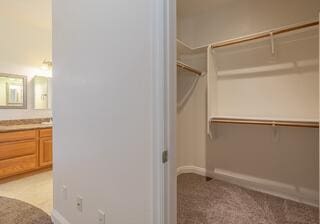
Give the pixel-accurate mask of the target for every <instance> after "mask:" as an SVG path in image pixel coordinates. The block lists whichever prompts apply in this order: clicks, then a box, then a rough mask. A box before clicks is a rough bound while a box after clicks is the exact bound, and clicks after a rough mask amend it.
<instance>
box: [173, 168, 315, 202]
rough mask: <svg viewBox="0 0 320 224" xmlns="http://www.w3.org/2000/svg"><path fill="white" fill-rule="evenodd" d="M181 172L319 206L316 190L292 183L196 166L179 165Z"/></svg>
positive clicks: (178, 171) (178, 170)
mask: <svg viewBox="0 0 320 224" xmlns="http://www.w3.org/2000/svg"><path fill="white" fill-rule="evenodd" d="M183 173H194V174H198V175H201V176H208V177H211V178H215V179H219V180H222V181H226V182H229V183H232V184H236V185H238V186H241V187H245V188H248V189H252V190H255V191H259V192H263V193H267V194H271V195H274V196H277V197H280V198H284V199H289V200H292V201H297V202H300V203H304V204H308V205H311V206H316V207H318V206H319V199H318V198H319V197H318V195H319V194H318V192H316V191H314V190H310V189H306V188H301V187H297V186H294V185H289V184H285V183H281V182H277V181H272V180H267V179H263V178H258V177H253V176H249V175H244V174H239V173H234V172H231V171H227V170H223V169H215V170H214V171H211V170H206V169H205V168H201V167H196V166H182V167H179V168H178V169H177V174H178V175H179V174H183Z"/></svg>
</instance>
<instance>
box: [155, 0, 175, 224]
mask: <svg viewBox="0 0 320 224" xmlns="http://www.w3.org/2000/svg"><path fill="white" fill-rule="evenodd" d="M153 15H154V16H153V18H154V21H153V38H152V39H153V46H154V49H153V71H152V72H153V102H154V104H153V117H154V118H155V119H154V121H153V131H154V133H153V140H154V141H153V147H154V150H153V158H152V160H153V164H154V166H153V169H154V172H153V199H154V200H153V223H154V224H176V223H177V191H176V188H177V176H176V108H177V106H176V104H177V103H176V79H177V78H176V0H164V1H163V0H154V1H153ZM165 150H167V151H168V161H167V162H166V163H163V162H162V153H163V151H165Z"/></svg>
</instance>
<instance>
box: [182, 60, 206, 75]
mask: <svg viewBox="0 0 320 224" xmlns="http://www.w3.org/2000/svg"><path fill="white" fill-rule="evenodd" d="M177 67H179V68H182V69H184V70H187V71H189V72H192V73H194V74H196V75H198V76H201V75H202V72H201V71H199V70H197V69H195V68H193V67H191V66H189V65H187V64H185V63H182V62H181V61H177Z"/></svg>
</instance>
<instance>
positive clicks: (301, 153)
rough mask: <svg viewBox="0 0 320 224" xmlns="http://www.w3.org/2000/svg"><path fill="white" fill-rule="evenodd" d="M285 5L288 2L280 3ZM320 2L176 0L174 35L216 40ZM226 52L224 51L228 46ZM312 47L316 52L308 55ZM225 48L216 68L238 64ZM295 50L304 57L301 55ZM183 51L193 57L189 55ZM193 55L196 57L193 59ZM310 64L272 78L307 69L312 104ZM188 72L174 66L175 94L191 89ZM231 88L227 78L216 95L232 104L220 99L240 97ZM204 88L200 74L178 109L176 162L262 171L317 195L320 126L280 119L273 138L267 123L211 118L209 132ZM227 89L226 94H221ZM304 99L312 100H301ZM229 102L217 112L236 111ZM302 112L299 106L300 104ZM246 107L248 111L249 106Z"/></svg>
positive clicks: (272, 23) (311, 14)
mask: <svg viewBox="0 0 320 224" xmlns="http://www.w3.org/2000/svg"><path fill="white" fill-rule="evenodd" d="M285 6H287V7H286V8H285V9H284V7H285ZM319 10H320V2H319V1H313V0H310V1H308V4H306V1H295V0H294V1H249V0H246V1H233V0H230V1H218V0H215V1H202V2H201V4H199V1H195V0H180V1H178V15H179V16H180V17H178V21H179V22H178V35H179V38H181V39H182V40H184V41H186V42H187V43H188V44H190V45H192V46H193V47H197V46H201V45H203V44H207V43H212V42H215V41H220V40H225V39H229V38H233V37H237V36H241V35H244V34H250V33H255V32H257V31H262V30H265V29H269V28H271V27H279V26H282V25H287V24H291V23H295V22H301V21H304V20H306V19H308V20H309V19H311V20H317V19H318V16H317V12H318V11H319ZM283 12H286V13H283ZM257 18H258V19H257ZM310 47H312V46H309V45H307V48H302V51H301V52H303V51H304V50H306V49H310ZM238 48H240V49H243V50H244V52H245V45H244V46H243V47H242V48H241V47H238ZM314 48H315V49H317V44H314ZM222 50H223V49H222ZM294 50H296V49H293V51H294ZM226 52H227V53H228V51H227V50H226ZM235 52H237V51H235ZM276 52H277V45H276ZM314 52H316V51H310V52H309V53H310V54H309V55H308V54H304V56H306V58H313V59H315V58H317V57H319V56H318V53H317V52H316V54H314ZM269 53H270V52H269ZM278 53H279V51H278ZM226 55H227V54H226ZM310 55H313V56H312V57H309V56H310ZM227 56H230V55H227ZM227 56H226V57H225V60H220V68H221V70H232V69H236V68H237V66H238V65H239V64H237V63H236V62H237V61H235V60H234V58H232V60H231V59H230V58H229V60H228V57H227ZM300 56H301V57H302V55H300ZM188 57H189V58H190V56H188ZM292 57H294V55H291V57H288V59H290V60H291V59H292ZM205 60H206V59H203V61H202V63H206V61H205ZM293 61H295V60H293ZM232 62H235V63H232ZM247 62H248V64H250V63H254V62H256V61H255V57H252V58H251V59H250V60H248V61H247ZM189 63H192V61H191V62H190V61H189ZM195 63H196V64H197V63H199V62H197V59H196V60H195ZM200 64H201V63H200ZM228 66H229V67H228ZM312 69H313V70H312V73H310V72H309V73H308V72H307V71H305V70H303V69H299V70H298V72H297V71H290V72H288V73H287V74H284V75H283V74H282V75H280V76H279V77H276V78H277V79H283V78H284V77H286V76H290V75H291V73H292V74H293V79H294V77H295V78H298V79H299V78H300V77H301V76H299V75H298V74H300V75H303V74H304V75H303V76H304V77H308V78H306V80H305V81H306V82H299V83H300V84H301V85H305V84H307V86H308V88H311V89H313V90H316V91H312V92H309V93H311V94H312V95H311V96H312V97H310V98H309V100H310V99H312V102H316V104H317V102H318V100H317V99H318V96H316V94H317V92H318V86H315V84H316V83H318V75H317V74H318V71H317V65H313V67H312ZM304 72H306V73H304ZM265 75H266V76H265V77H264V78H262V79H263V80H265V79H268V78H270V77H272V76H268V74H265ZM179 77H180V78H179ZM273 77H274V76H273ZM290 77H292V76H290ZM246 78H247V79H248V80H249V81H250V80H251V79H250V78H252V77H250V76H249V78H248V77H246ZM246 78H245V79H244V78H243V77H242V79H241V80H242V81H244V80H246ZM255 78H257V77H255ZM260 78H261V77H260ZM260 78H258V79H260ZM189 79H190V76H188V75H186V74H184V75H180V76H179V74H178V96H179V92H180V93H188V92H189V90H190V89H191V87H192V86H191V85H188V83H190V80H189ZM308 80H309V81H308ZM312 80H313V81H312ZM224 81H225V82H227V81H230V79H229V80H224ZM231 81H232V80H231ZM249 81H248V82H249ZM300 81H301V80H300ZM307 81H308V82H307ZM234 82H239V80H238V79H235V81H234ZM259 82H260V80H259ZM186 83H187V84H186ZM275 83H276V81H275ZM294 83H295V81H294V80H291V84H292V85H291V84H290V88H291V87H294V86H295V85H296V84H297V83H295V84H294ZM302 83H303V84H302ZM247 84H248V83H247ZM248 86H249V87H252V88H254V86H252V85H251V84H250V85H249V84H248ZM238 87H239V88H240V87H241V85H238ZM302 87H303V86H302ZM284 89H285V86H284ZM304 89H305V88H304ZM235 90H236V89H233V88H232V85H230V88H229V92H224V95H222V96H220V97H221V98H220V103H221V104H223V103H229V104H230V101H226V102H224V101H223V100H224V98H223V97H226V96H229V97H233V98H237V97H238V95H237V94H239V92H234V91H235ZM206 91H207V90H206V80H205V79H203V78H200V79H199V81H198V82H197V84H196V86H195V87H193V90H192V94H191V95H190V96H189V97H188V100H187V101H186V102H185V103H184V105H183V106H182V107H181V108H179V110H178V113H177V120H178V125H177V129H178V132H177V152H178V158H177V160H178V164H177V166H178V167H188V166H191V167H198V168H202V169H206V170H209V171H212V172H214V170H216V169H220V170H224V171H230V172H233V173H236V174H241V175H247V176H250V177H255V178H260V179H262V180H267V181H274V182H276V183H281V184H285V185H288V186H290V187H291V188H293V189H294V190H293V191H295V192H293V193H297V192H299V191H300V190H301V192H302V191H305V192H311V194H310V195H311V198H309V199H310V200H309V199H308V200H309V201H308V202H310V203H314V202H315V198H316V196H315V194H314V192H316V191H318V186H319V183H318V173H319V172H318V165H319V160H318V156H317V155H318V146H319V142H318V138H319V136H318V134H319V131H318V130H317V129H309V128H285V127H282V128H279V133H280V135H279V137H280V138H279V141H273V140H272V128H271V127H268V126H267V127H263V126H255V125H249V126H244V125H227V124H226V125H215V126H214V133H215V135H216V137H217V138H216V139H215V140H210V139H208V138H207V135H206V121H207V120H206V117H207V111H206ZM303 92H304V93H308V91H303ZM227 93H228V95H226V94H227ZM233 93H234V94H233ZM251 94H252V93H251ZM305 97H307V96H305ZM289 98H290V97H289ZM293 98H295V97H293ZM225 99H228V98H225ZM229 99H231V98H229ZM315 100H316V101H315ZM178 102H179V101H178ZM307 102H310V101H306V102H304V103H307ZM230 105H231V107H230V108H227V107H224V108H222V109H224V111H220V112H222V113H224V112H226V109H229V110H227V112H229V113H231V112H234V113H237V111H235V108H237V106H236V104H232V103H231V104H230ZM254 105H256V104H254ZM220 106H221V105H220ZM240 106H241V105H240ZM251 106H252V105H251ZM309 106H311V107H308V108H312V110H311V111H312V112H311V113H309V114H312V115H311V116H310V117H308V118H310V119H316V117H315V116H314V114H315V113H317V105H315V106H314V105H309ZM220 108H221V107H220ZM251 109H252V110H251V112H252V113H254V112H256V110H255V109H254V107H253V108H251ZM271 109H272V108H271ZM275 109H277V108H275ZM240 112H241V111H240ZM246 112H247V111H246ZM300 112H303V110H302V111H300ZM309 112H310V111H309ZM220 115H221V114H220ZM222 115H223V114H222ZM228 115H235V114H228ZM242 115H243V114H242ZM250 115H251V116H253V115H252V114H250ZM298 116H299V115H298ZM306 189H307V190H306ZM301 192H300V193H301ZM297 194H298V193H297ZM310 195H309V196H310ZM300 196H301V195H300ZM313 199H314V200H313Z"/></svg>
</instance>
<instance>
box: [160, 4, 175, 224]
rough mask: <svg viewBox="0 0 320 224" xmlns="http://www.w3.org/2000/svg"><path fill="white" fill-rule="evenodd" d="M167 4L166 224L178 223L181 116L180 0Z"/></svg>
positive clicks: (165, 9) (165, 7)
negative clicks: (178, 61) (178, 118)
mask: <svg viewBox="0 0 320 224" xmlns="http://www.w3.org/2000/svg"><path fill="white" fill-rule="evenodd" d="M163 2H164V4H165V6H164V17H165V21H166V22H165V26H164V33H165V39H164V56H165V63H164V67H165V73H166V79H165V86H164V89H163V91H164V92H163V93H164V96H165V107H164V110H165V135H164V137H165V143H166V149H167V150H168V158H169V160H168V162H167V164H166V165H165V176H164V182H165V187H164V190H165V192H164V193H165V215H164V216H165V224H176V223H177V175H176V116H177V100H176V99H177V85H176V82H177V75H176V73H177V68H176V59H177V56H176V53H177V52H176V50H177V46H176V18H177V16H176V0H165V1H163Z"/></svg>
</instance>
